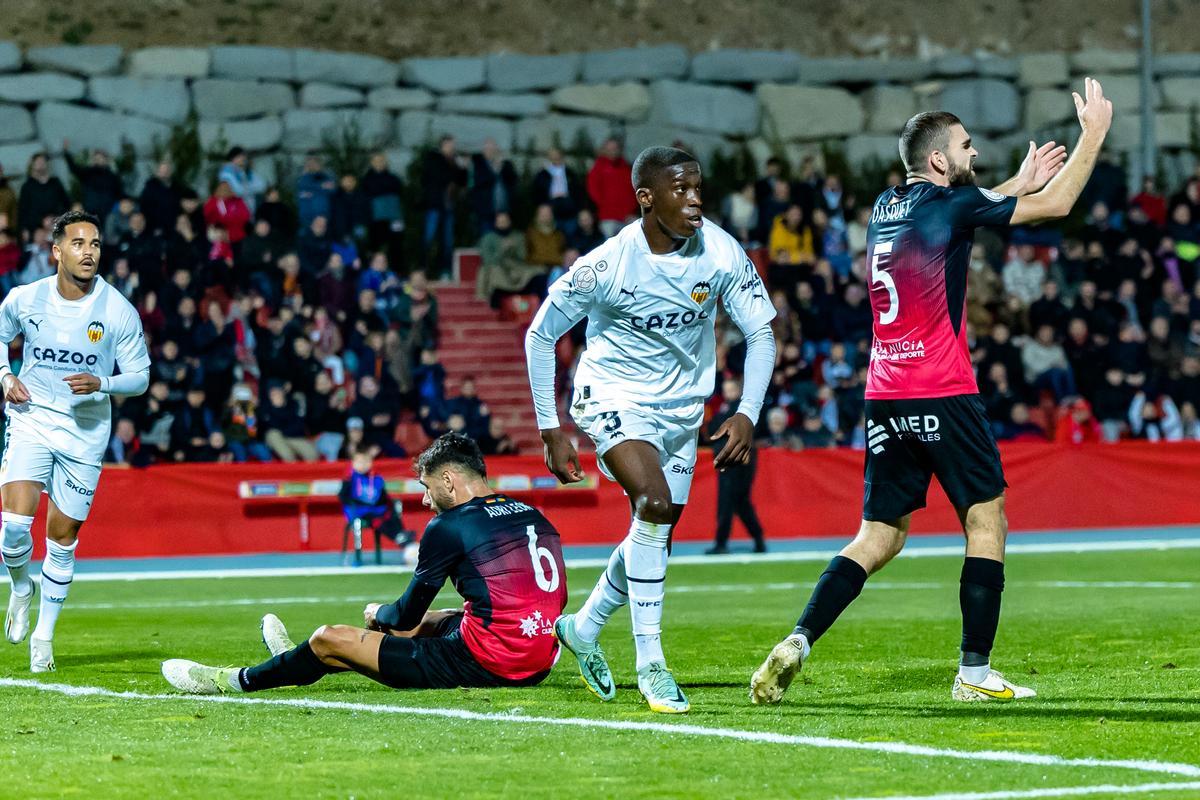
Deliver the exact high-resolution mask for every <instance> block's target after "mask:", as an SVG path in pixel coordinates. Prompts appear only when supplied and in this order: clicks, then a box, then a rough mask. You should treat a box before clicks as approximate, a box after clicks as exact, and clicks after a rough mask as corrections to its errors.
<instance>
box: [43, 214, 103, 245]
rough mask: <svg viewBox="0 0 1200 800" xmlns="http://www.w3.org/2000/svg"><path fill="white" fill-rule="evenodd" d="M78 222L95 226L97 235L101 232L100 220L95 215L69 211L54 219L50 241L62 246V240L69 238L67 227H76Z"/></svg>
mask: <svg viewBox="0 0 1200 800" xmlns="http://www.w3.org/2000/svg"><path fill="white" fill-rule="evenodd" d="M76 222H86V223H88V224H90V225H94V226H96V233H99V232H100V218H99V217H97V216H96V215H95V214H89V213H88V212H86V211H68V212H67V213H65V214H60V215H59V216H57V217H55V218H54V224H53V225H51V226H50V239H51V240H52V241H53V242H54V243H55V244H62V240H63V239H65V238H66V236H67V226H68V225H74V224H75V223H76Z"/></svg>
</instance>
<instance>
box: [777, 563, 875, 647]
mask: <svg viewBox="0 0 1200 800" xmlns="http://www.w3.org/2000/svg"><path fill="white" fill-rule="evenodd" d="M866 582H867V571H866V570H865V569H863V568H862V565H861V564H859V563H858V562H857V561H855V560H854V559H851V558H846V557H845V556H834V558H833V560H832V561H830V562H829V566H828V567H826V568H825V571H824V572H822V573H821V578H820V580H818V581H817V585H816V588H814V589H813V593H812V597H811V598H809V601H808V606H807V607H805V609H804V613H803V614H801V615H800V620H799V621H798V622H797V623H796V630H795V633H800V634H804V637H805V638H806V639H808V643H809V644H810V645H811V644H813V643H814V642H816V641H817V639H819V638H821V634H823V633H825V631H827V630H829V626H830V625H832V624H833V623H834V620H836V619H837V618H838V617H839V616H840V615H841V613H842V612H843V611H845V610H846V607H847V606H849V605H850V604H851V603H852V602H854V598H856V597H858V595H859V593H860V592H862V588H863V584H864V583H866Z"/></svg>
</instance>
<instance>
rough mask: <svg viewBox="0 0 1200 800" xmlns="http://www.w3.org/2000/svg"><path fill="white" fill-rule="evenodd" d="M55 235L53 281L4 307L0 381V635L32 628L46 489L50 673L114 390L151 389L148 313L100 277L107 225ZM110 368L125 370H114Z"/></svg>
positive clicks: (41, 642)
mask: <svg viewBox="0 0 1200 800" xmlns="http://www.w3.org/2000/svg"><path fill="white" fill-rule="evenodd" d="M50 236H51V239H52V240H53V248H52V249H53V253H54V258H55V260H56V261H57V262H58V272H57V274H55V275H51V276H49V277H46V278H42V279H41V280H39V281H34V282H33V283H29V284H26V285H24V286H18V287H17V288H15V289H13V290H12V291H11V292H9V293H8V296H7V297H5V298H4V302H3V303H0V382H2V384H3V389H4V399H5V400H6V401H7V406H6V409H5V410H6V414H7V416H8V427H7V428H6V429H5V432H4V456H3V459H0V495H2V496H3V503H4V514H3V521H4V540H3V548H2V550H0V552H2V553H3V556H4V565H5V566H6V567H7V568H8V574H9V577H10V578H11V579H12V588H11V590H10V593H9V598H8V612H7V613H6V614H5V617H4V636H5V638H7V639H8V641H10V642H12V643H13V644H19V643H20V642H21V641H23V640H24V638H25V635H26V634H27V633H28V632H29V607H30V605H31V604H32V602H33V581H32V579H31V578H30V576H29V559H30V556H31V555H32V554H33V535H32V532H31V528H32V526H33V517H34V514H36V513H37V507H38V500H39V499H40V495H41V492H43V491H45V492H46V494H48V495H49V496H50V509H49V513H48V514H47V516H46V559H45V560H44V561H43V562H42V599H41V606H40V608H39V611H38V620H37V627H36V628H35V629H34V631H33V635H32V636H31V637H30V639H29V652H30V658H29V668H30V669H31V670H32V671H34V672H48V671H51V670H53V669H54V649H53V645H52V641H53V639H54V626H55V623H56V622H57V621H58V614H59V612H60V611H61V610H62V606H63V602H64V601H65V600H66V599H67V590H68V589H70V588H71V580H72V578H73V576H74V574H75V545H76V542H77V540H78V537H79V529H80V528H81V527H82V526H83V522H84V520H86V519H87V516H88V512H89V511H90V510H91V506H92V497H93V496H94V495H95V493H96V484H97V482H98V481H99V480H100V462H101V460H102V459H103V458H104V450H105V448H106V447H108V438H109V430H110V427H111V417H112V403H111V401H110V400H109V395H111V394H120V395H136V394H141V393H142V392H144V391H146V387H147V386H148V385H149V383H150V356H149V354H148V353H147V352H146V341H145V339H144V337H143V336H142V321H141V318H140V317H139V316H138V313H137V311H136V310H135V309H134V307H133V306H132V305H130V303H129V301H128V300H126V299H125V297H124V296H123V295H122V294H121V293H120V292H118V291H117V290H115V289H113V288H111V287H110V286H109V285H108V283H106V282H105V281H103V280H100V279H99V277H98V274H97V273H98V272H99V269H100V221H99V220H98V219H97V218H96V217H94V216H92V215H91V214H87V213H84V212H82V211H68V212H67V213H66V214H63V215H62V216H60V217H59V218H58V219H56V220H54V225H53V227H52V229H51V234H50ZM18 336H23V337H24V339H25V347H24V351H23V355H22V358H21V368H20V376H19V377H18V376H17V374H16V373H15V372H13V371H12V368H11V367H10V366H9V363H8V345H9V343H11V342H12V341H13V340H14V339H16V338H17V337H18ZM114 366H115V367H117V368H119V369H120V374H118V375H114V374H113V368H114Z"/></svg>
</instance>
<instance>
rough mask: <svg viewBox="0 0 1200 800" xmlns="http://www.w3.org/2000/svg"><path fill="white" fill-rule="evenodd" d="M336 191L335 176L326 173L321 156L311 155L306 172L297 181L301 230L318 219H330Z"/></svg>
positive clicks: (305, 165)
mask: <svg viewBox="0 0 1200 800" xmlns="http://www.w3.org/2000/svg"><path fill="white" fill-rule="evenodd" d="M336 189H337V185H336V183H335V182H334V179H333V176H332V175H330V174H329V173H328V172H326V171H325V167H324V165H323V164H322V163H321V157H320V156H318V155H309V156H308V158H306V159H304V172H302V173H301V174H300V177H299V178H297V179H296V210H297V211H298V216H299V218H300V228H301V229H304V228H307V227H308V226H309V225H310V224H312V221H313V220H314V219H316V218H317V217H325V219H327V220H328V219H329V217H330V214H331V212H332V209H333V193H334V191H336Z"/></svg>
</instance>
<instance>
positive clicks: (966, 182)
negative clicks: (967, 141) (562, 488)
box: [946, 161, 975, 186]
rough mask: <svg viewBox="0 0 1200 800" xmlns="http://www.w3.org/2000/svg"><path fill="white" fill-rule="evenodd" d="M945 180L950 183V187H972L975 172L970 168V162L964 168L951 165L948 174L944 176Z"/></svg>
mask: <svg viewBox="0 0 1200 800" xmlns="http://www.w3.org/2000/svg"><path fill="white" fill-rule="evenodd" d="M946 179H947V180H948V181H950V185H951V186H974V185H975V170H974V169H973V168H972V167H971V162H970V161H968V162H967V163H966V165H964V166H959V165H958V164H951V165H950V172H949V173H948V174H947V175H946Z"/></svg>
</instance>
